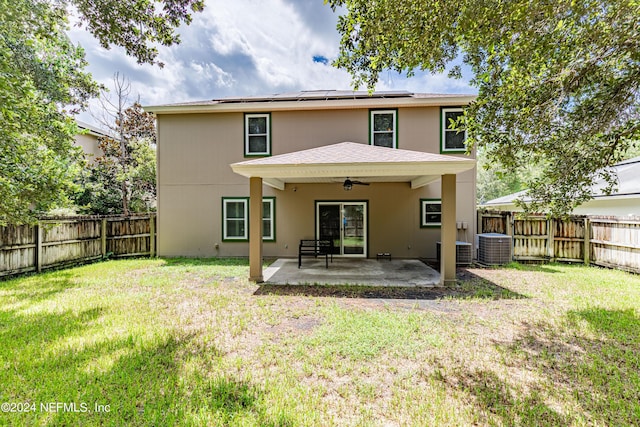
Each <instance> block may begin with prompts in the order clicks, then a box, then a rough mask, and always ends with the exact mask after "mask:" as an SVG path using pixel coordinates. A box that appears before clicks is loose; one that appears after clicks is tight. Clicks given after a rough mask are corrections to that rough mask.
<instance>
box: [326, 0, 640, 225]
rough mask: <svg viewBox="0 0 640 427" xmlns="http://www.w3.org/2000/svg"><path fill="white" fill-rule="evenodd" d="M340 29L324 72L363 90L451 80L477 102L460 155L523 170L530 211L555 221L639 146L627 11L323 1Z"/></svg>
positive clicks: (637, 38) (638, 77) (635, 41)
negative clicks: (393, 77) (469, 75)
mask: <svg viewBox="0 0 640 427" xmlns="http://www.w3.org/2000/svg"><path fill="white" fill-rule="evenodd" d="M328 2H329V3H330V4H331V6H332V7H333V8H334V9H335V8H337V7H338V6H345V7H346V10H347V13H346V15H344V16H341V17H340V18H339V22H338V29H339V31H340V32H341V34H342V41H341V52H340V56H339V58H338V59H337V60H336V62H335V64H336V65H337V66H339V67H342V68H345V69H347V70H348V71H349V72H350V73H351V74H352V76H353V77H354V84H355V85H356V86H360V85H362V84H366V85H367V86H368V87H369V88H372V87H373V85H374V84H375V83H376V82H377V80H378V77H379V74H380V72H381V71H383V70H385V69H394V70H396V71H407V72H408V74H409V75H411V74H412V73H413V72H414V71H415V70H417V69H420V70H429V71H432V72H442V71H445V70H447V69H448V70H449V73H450V75H452V76H456V77H460V76H461V68H460V60H462V61H463V62H464V63H465V64H467V65H468V66H470V68H471V70H472V72H473V74H474V77H473V79H472V81H471V83H472V84H473V85H475V86H476V87H477V88H478V97H477V99H476V100H475V102H473V103H471V105H470V106H469V108H467V109H466V113H465V115H464V117H463V118H462V120H461V121H460V122H458V123H456V124H455V125H456V126H457V127H462V126H465V127H466V129H467V131H468V134H469V139H468V143H469V146H470V147H471V146H473V145H478V146H482V147H484V149H485V150H486V153H487V156H488V158H489V161H491V162H495V163H496V164H497V165H498V167H500V168H504V169H505V170H508V171H510V172H513V173H517V171H519V170H522V169H523V168H525V167H527V166H529V165H533V167H534V168H536V169H540V170H541V172H542V173H541V175H540V176H538V177H532V178H530V180H529V181H528V182H526V185H527V186H528V187H529V190H528V192H529V196H531V197H532V198H533V199H534V202H532V203H531V204H530V205H528V206H526V207H527V208H528V209H529V210H547V211H549V212H550V213H552V214H564V213H567V212H569V211H570V210H571V209H572V208H573V207H574V206H576V205H578V204H580V203H583V202H585V201H586V200H588V199H589V198H590V187H591V185H592V183H593V181H594V180H595V179H597V178H600V177H601V178H604V179H605V180H607V182H608V183H609V190H612V189H613V188H614V186H615V183H616V180H615V176H613V175H612V174H611V173H610V172H609V170H608V169H607V167H608V166H611V165H613V164H615V163H616V162H618V161H619V160H620V159H621V158H622V156H623V155H624V153H625V152H628V150H629V149H630V148H632V146H633V145H637V144H638V142H637V141H638V140H640V113H639V108H638V107H639V105H640V22H639V18H638V17H639V16H640V3H639V2H638V1H637V0H609V1H605V0H572V1H568V0H559V1H541V2H530V1H525V0H515V1H501V0H481V1H478V0H473V1H471V0H460V1H455V2H443V1H439V0H401V1H397V0H379V1H375V2H370V1H368V0H328Z"/></svg>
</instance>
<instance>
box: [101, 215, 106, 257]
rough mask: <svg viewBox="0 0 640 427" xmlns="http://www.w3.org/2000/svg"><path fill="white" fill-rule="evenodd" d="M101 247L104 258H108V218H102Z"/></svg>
mask: <svg viewBox="0 0 640 427" xmlns="http://www.w3.org/2000/svg"><path fill="white" fill-rule="evenodd" d="M100 247H101V251H102V258H104V257H106V256H107V218H102V224H101V231H100Z"/></svg>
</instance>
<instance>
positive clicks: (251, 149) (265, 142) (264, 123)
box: [244, 113, 271, 156]
mask: <svg viewBox="0 0 640 427" xmlns="http://www.w3.org/2000/svg"><path fill="white" fill-rule="evenodd" d="M244 131H245V134H244V155H245V156H269V155H271V114H269V113H264V114H245V115H244Z"/></svg>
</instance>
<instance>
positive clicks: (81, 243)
mask: <svg viewBox="0 0 640 427" xmlns="http://www.w3.org/2000/svg"><path fill="white" fill-rule="evenodd" d="M155 245H156V238H155V214H150V215H141V216H129V217H122V216H82V217H66V218H41V219H40V220H39V221H38V224H37V225H35V226H33V225H9V226H6V227H0V277H2V276H10V275H14V274H20V273H26V272H30V271H42V270H44V269H47V268H53V267H61V266H65V265H69V264H77V263H84V262H89V261H93V260H97V259H102V258H107V257H114V258H119V257H129V256H142V255H149V256H154V255H155Z"/></svg>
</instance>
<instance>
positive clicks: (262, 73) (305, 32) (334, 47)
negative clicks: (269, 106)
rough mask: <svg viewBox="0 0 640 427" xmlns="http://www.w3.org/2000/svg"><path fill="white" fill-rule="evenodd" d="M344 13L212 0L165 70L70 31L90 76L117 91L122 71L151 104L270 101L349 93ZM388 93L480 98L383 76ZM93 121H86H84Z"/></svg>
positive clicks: (440, 84) (422, 78)
mask: <svg viewBox="0 0 640 427" xmlns="http://www.w3.org/2000/svg"><path fill="white" fill-rule="evenodd" d="M337 18H338V17H337V14H334V13H333V11H332V10H331V8H330V7H329V6H327V5H324V4H323V2H322V1H321V0H234V1H232V2H230V1H225V0H207V3H206V7H205V10H204V11H203V12H202V13H199V14H195V15H194V20H193V22H192V24H191V25H190V26H184V27H181V28H180V30H179V32H180V35H181V39H182V43H181V44H180V45H176V46H171V47H159V52H160V56H159V57H160V60H161V61H162V62H164V63H165V67H164V68H162V69H160V68H159V67H157V66H150V65H139V64H137V63H136V61H135V59H133V58H130V57H127V56H126V55H125V54H124V51H123V49H121V48H112V49H109V50H107V49H104V48H102V47H100V46H99V44H98V43H97V41H96V40H95V39H94V38H93V37H92V36H91V35H90V34H88V33H87V32H86V31H84V30H82V29H79V28H77V27H74V28H72V30H71V31H70V32H69V34H70V37H71V38H72V40H74V41H76V42H79V43H80V44H81V45H82V46H83V47H84V48H85V50H86V52H87V60H88V61H89V64H90V65H89V67H88V70H89V71H90V72H91V73H92V74H93V76H94V78H95V79H96V80H97V81H98V82H100V83H102V84H104V85H106V86H107V87H111V86H112V78H113V74H114V73H115V72H120V73H121V74H123V75H125V76H127V77H128V78H129V79H130V80H131V85H132V95H134V97H135V96H136V95H137V94H140V98H141V102H142V103H143V104H144V105H157V104H168V103H174V102H183V101H193V100H202V99H214V98H221V97H224V96H248V95H266V94H272V93H280V92H287V91H297V90H312V89H349V88H351V77H350V76H349V75H348V73H347V72H346V71H343V70H338V69H336V68H335V67H333V66H331V65H330V64H329V65H327V64H323V63H322V62H316V61H314V60H313V58H314V56H321V57H325V58H327V59H328V60H329V62H331V61H332V60H333V59H335V58H336V57H337V55H338V52H339V42H340V37H339V34H338V32H337V30H336V23H337ZM377 88H378V89H381V90H392V89H405V90H410V91H415V92H440V93H443V92H444V93H447V92H449V93H460V92H467V93H468V92H474V90H473V89H472V88H470V87H469V86H468V82H467V80H453V79H448V78H447V77H446V76H444V75H435V76H434V75H431V74H427V73H417V75H416V76H415V77H413V78H411V79H406V78H405V77H404V76H401V75H398V74H397V73H392V72H390V73H387V74H386V75H384V74H383V75H382V76H381V82H380V83H379V84H378V86H377ZM82 119H83V120H85V121H91V120H90V118H89V117H87V115H83V117H82Z"/></svg>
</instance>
